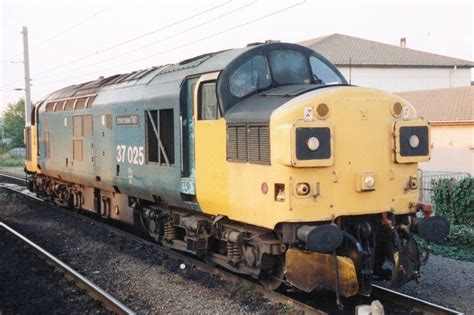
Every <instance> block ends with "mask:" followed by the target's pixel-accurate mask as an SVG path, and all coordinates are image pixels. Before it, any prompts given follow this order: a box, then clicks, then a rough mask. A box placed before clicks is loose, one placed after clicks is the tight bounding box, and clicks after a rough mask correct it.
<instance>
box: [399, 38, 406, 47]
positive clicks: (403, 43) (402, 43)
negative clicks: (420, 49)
mask: <svg viewBox="0 0 474 315" xmlns="http://www.w3.org/2000/svg"><path fill="white" fill-rule="evenodd" d="M400 47H402V48H407V38H406V37H402V38H400Z"/></svg>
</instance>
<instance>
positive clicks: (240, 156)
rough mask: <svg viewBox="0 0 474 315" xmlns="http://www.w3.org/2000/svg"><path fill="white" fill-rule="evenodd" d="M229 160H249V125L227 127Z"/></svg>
mask: <svg viewBox="0 0 474 315" xmlns="http://www.w3.org/2000/svg"><path fill="white" fill-rule="evenodd" d="M227 160H228V161H233V162H246V161H247V127H246V126H229V127H227Z"/></svg>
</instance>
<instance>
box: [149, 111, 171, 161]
mask: <svg viewBox="0 0 474 315" xmlns="http://www.w3.org/2000/svg"><path fill="white" fill-rule="evenodd" d="M145 116H146V119H145V121H146V151H147V162H148V163H158V164H160V165H166V166H171V165H172V164H174V115H173V109H162V110H159V111H158V110H149V111H146V112H145Z"/></svg>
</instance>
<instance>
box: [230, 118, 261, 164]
mask: <svg viewBox="0 0 474 315" xmlns="http://www.w3.org/2000/svg"><path fill="white" fill-rule="evenodd" d="M227 160H228V161H230V162H249V163H254V164H270V133H269V129H268V126H244V125H237V126H235V125H234V126H232V125H231V126H228V127H227Z"/></svg>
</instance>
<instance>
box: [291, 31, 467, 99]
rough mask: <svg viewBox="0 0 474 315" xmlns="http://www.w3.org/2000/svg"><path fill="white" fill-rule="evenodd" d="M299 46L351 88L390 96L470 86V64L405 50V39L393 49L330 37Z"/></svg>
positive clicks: (342, 37) (386, 46)
mask: <svg viewBox="0 0 474 315" xmlns="http://www.w3.org/2000/svg"><path fill="white" fill-rule="evenodd" d="M299 44H301V45H304V46H307V47H309V48H311V49H313V50H315V51H316V52H318V53H320V54H321V55H323V56H324V57H326V58H327V59H329V60H330V61H331V62H332V63H334V64H335V65H336V67H337V68H338V69H339V70H340V71H341V72H342V74H343V75H344V76H345V77H346V79H347V81H349V82H351V84H354V85H359V86H366V87H374V88H378V89H381V90H385V91H389V92H399V91H415V90H424V89H438V88H451V87H459V86H468V85H471V68H472V67H474V63H473V62H472V61H468V60H462V59H457V58H451V57H446V56H441V55H436V54H432V53H428V52H423V51H419V50H414V49H410V48H406V39H404V38H402V39H401V40H400V46H394V45H389V44H384V43H380V42H375V41H371V40H367V39H362V38H357V37H352V36H347V35H342V34H332V35H328V36H323V37H318V38H314V39H310V40H306V41H303V42H300V43H299Z"/></svg>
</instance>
